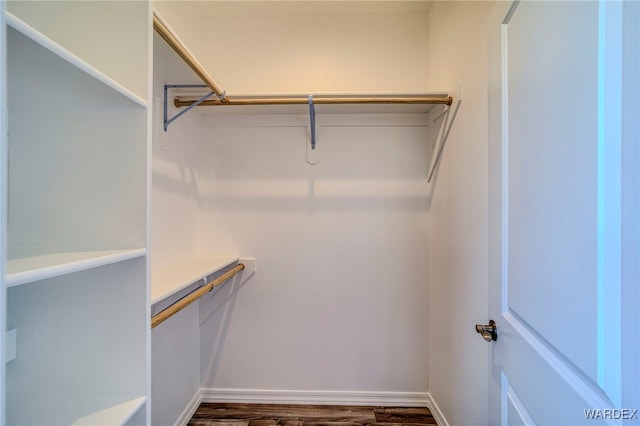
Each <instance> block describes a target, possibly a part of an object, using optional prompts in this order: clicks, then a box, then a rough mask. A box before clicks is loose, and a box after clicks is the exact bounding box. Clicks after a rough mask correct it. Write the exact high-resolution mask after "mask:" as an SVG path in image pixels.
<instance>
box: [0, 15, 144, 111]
mask: <svg viewBox="0 0 640 426" xmlns="http://www.w3.org/2000/svg"><path fill="white" fill-rule="evenodd" d="M5 15H6V22H7V24H8V25H9V26H10V27H11V28H13V29H15V30H16V31H18V32H20V33H22V34H23V35H24V36H26V37H28V38H29V39H31V40H33V41H34V42H35V43H38V44H39V45H41V46H42V47H44V48H45V49H47V50H49V51H50V52H52V53H53V54H55V55H57V56H58V57H60V58H61V59H63V60H65V61H66V62H68V63H70V64H71V65H73V66H75V67H76V68H78V69H79V70H81V71H83V72H84V73H86V74H88V75H90V76H91V77H93V78H95V79H96V80H98V81H100V82H101V83H103V84H105V85H107V86H108V87H110V88H111V89H113V90H115V91H116V92H118V93H120V94H121V95H123V96H125V97H126V98H128V99H130V100H131V101H133V102H135V103H137V104H138V105H140V106H142V107H144V108H146V107H147V101H146V100H145V99H143V98H141V97H140V96H138V95H137V94H135V93H134V92H132V91H131V90H129V89H127V88H126V87H124V86H123V85H121V84H120V83H118V82H117V81H115V80H113V79H112V78H110V77H108V76H107V75H106V74H104V73H102V72H101V71H100V70H98V69H97V68H95V67H93V66H92V65H90V64H89V63H87V62H85V61H84V60H82V59H81V58H79V57H78V56H76V55H74V54H73V53H71V52H70V51H68V50H67V49H65V48H64V47H62V46H60V45H59V44H57V43H56V42H54V41H52V40H51V39H49V38H48V37H47V36H45V35H44V34H42V33H40V32H39V31H37V30H36V29H34V28H33V27H31V26H30V25H29V24H27V23H25V22H24V21H22V20H21V19H20V18H17V17H16V16H14V15H12V14H11V13H10V12H8V11H7V12H5Z"/></svg>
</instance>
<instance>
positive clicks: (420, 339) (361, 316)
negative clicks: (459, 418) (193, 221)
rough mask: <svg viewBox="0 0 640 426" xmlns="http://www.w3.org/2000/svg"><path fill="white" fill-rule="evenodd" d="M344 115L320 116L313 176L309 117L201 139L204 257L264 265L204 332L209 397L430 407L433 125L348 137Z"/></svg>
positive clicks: (375, 122) (369, 122) (250, 122)
mask: <svg viewBox="0 0 640 426" xmlns="http://www.w3.org/2000/svg"><path fill="white" fill-rule="evenodd" d="M232 118H234V117H232ZM340 118H341V117H334V118H331V117H326V116H325V117H324V119H325V125H326V126H325V127H322V128H321V129H320V130H319V139H318V148H319V149H320V150H321V160H320V163H319V164H318V165H316V166H311V165H309V164H307V163H306V161H305V144H306V143H307V142H308V136H307V129H306V121H307V120H308V118H307V116H304V115H303V116H281V117H275V116H274V117H271V118H270V119H268V120H265V119H264V117H263V118H260V117H257V118H256V117H253V118H252V117H249V116H245V117H243V118H242V120H243V122H244V125H242V126H240V127H234V125H233V123H229V124H228V125H222V124H220V120H218V123H216V124H212V125H211V128H208V129H205V135H206V140H205V143H204V149H203V152H202V155H201V160H202V165H201V168H200V170H201V176H202V177H203V178H204V180H203V181H204V182H206V187H203V190H204V192H205V193H206V196H205V197H204V202H203V205H202V208H203V210H202V212H203V218H202V220H201V234H200V235H201V236H202V239H201V244H202V246H203V247H204V248H205V249H204V250H203V251H211V252H219V251H222V250H230V251H231V252H236V253H240V254H241V255H246V256H251V257H256V258H257V262H258V268H257V273H256V275H255V276H254V277H253V278H252V280H251V281H250V282H249V283H247V285H245V286H244V287H243V288H242V289H241V290H240V291H239V292H238V293H237V294H236V295H235V297H234V298H232V299H231V300H230V302H229V305H228V306H227V308H226V309H219V310H218V311H217V312H216V313H215V314H214V315H213V316H212V317H210V318H209V320H208V321H207V322H205V323H204V324H203V326H202V328H201V333H202V357H201V360H202V364H201V366H202V367H201V368H202V374H203V377H202V380H203V382H202V386H203V387H204V388H206V389H211V390H213V391H215V392H217V393H218V394H225V393H229V390H230V389H240V390H241V391H240V394H243V395H245V396H246V395H253V394H255V393H256V392H257V391H266V393H262V395H263V396H266V397H267V398H269V397H274V396H278V395H279V396H280V397H281V398H282V399H281V401H283V400H286V399H287V398H290V397H291V395H297V396H302V397H304V396H305V393H304V392H305V391H315V392H316V393H317V392H326V395H324V396H325V397H330V398H334V399H335V400H340V398H341V397H349V398H351V397H361V396H363V395H364V396H367V393H370V392H375V393H377V394H376V395H383V398H386V400H387V401H388V402H389V403H393V402H395V400H394V398H412V397H416V396H418V397H421V398H423V399H422V400H423V401H424V392H426V390H427V384H428V383H427V350H428V344H427V339H426V332H427V329H426V323H427V285H426V279H427V268H426V262H425V259H426V256H427V251H426V250H427V238H428V236H427V232H426V226H427V206H428V199H427V185H426V179H425V176H426V161H425V158H426V156H427V153H426V143H425V139H426V127H424V118H420V119H414V120H413V122H409V123H407V124H406V125H403V126H392V125H388V126H387V125H381V121H383V117H381V116H379V115H377V116H358V115H353V116H350V117H348V120H346V121H349V122H350V123H351V124H350V125H349V126H347V127H342V126H334V125H331V123H334V124H335V123H336V122H339V121H345V119H344V117H342V119H343V120H340ZM387 118H388V119H389V120H391V121H396V122H397V121H398V120H399V118H397V117H387ZM283 391H292V392H291V393H287V394H286V395H284V396H283V395H282V394H281V393H279V392H283ZM339 392H347V394H348V395H344V394H343V395H338V393H339ZM396 392H400V393H413V394H403V395H397V394H394V393H396ZM415 393H418V394H419V395H416V394H415ZM235 394H238V393H237V392H236V393H235ZM368 396H371V395H370V394H368ZM314 401H318V399H317V394H316V395H315V396H310V399H309V402H314ZM283 402H284V401H283ZM343 402H348V401H344V400H343Z"/></svg>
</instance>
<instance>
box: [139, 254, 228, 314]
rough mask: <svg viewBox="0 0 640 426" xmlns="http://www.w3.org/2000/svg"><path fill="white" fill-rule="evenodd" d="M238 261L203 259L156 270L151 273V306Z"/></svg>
mask: <svg viewBox="0 0 640 426" xmlns="http://www.w3.org/2000/svg"><path fill="white" fill-rule="evenodd" d="M238 260H239V258H238V257H232V256H225V257H201V258H197V259H192V260H188V261H185V262H181V263H177V264H175V265H170V266H164V267H161V268H158V269H154V270H153V271H152V273H151V305H152V306H153V305H154V304H156V303H159V302H163V301H165V300H167V299H170V298H171V297H172V296H174V295H177V294H178V293H179V292H181V291H182V290H185V289H187V288H188V287H189V286H191V285H192V284H194V283H198V281H201V280H202V279H203V278H206V277H208V276H210V275H212V274H215V273H216V272H218V271H220V270H222V269H224V268H226V267H228V266H230V265H233V264H234V263H236V262H238ZM168 302H170V301H168ZM170 303H173V302H170Z"/></svg>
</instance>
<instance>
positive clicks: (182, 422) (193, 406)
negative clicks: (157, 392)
mask: <svg viewBox="0 0 640 426" xmlns="http://www.w3.org/2000/svg"><path fill="white" fill-rule="evenodd" d="M201 402H202V389H201V390H200V392H196V394H195V395H193V398H191V401H189V404H188V405H187V406H186V407H185V409H184V410H182V414H180V416H179V417H178V420H176V422H175V425H174V426H186V425H187V423H189V420H191V417H193V415H194V413H195V412H196V410H197V409H198V407H199V406H200V403H201Z"/></svg>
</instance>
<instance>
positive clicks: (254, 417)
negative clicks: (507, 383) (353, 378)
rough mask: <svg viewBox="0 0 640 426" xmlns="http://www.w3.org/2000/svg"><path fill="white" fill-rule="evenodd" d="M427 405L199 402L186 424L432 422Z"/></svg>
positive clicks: (323, 425)
mask: <svg viewBox="0 0 640 426" xmlns="http://www.w3.org/2000/svg"><path fill="white" fill-rule="evenodd" d="M435 424H436V421H435V420H434V418H433V416H432V415H431V412H430V411H429V409H428V408H415V407H365V406H343V405H288V404H287V405H284V404H217V403H216V404H214V403H202V404H200V407H198V409H197V410H196V412H195V414H194V415H193V417H192V418H191V421H190V422H189V426H210V425H213V426H223V425H224V426H275V425H282V426H362V425H379V426H396V425H416V426H418V425H435Z"/></svg>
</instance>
